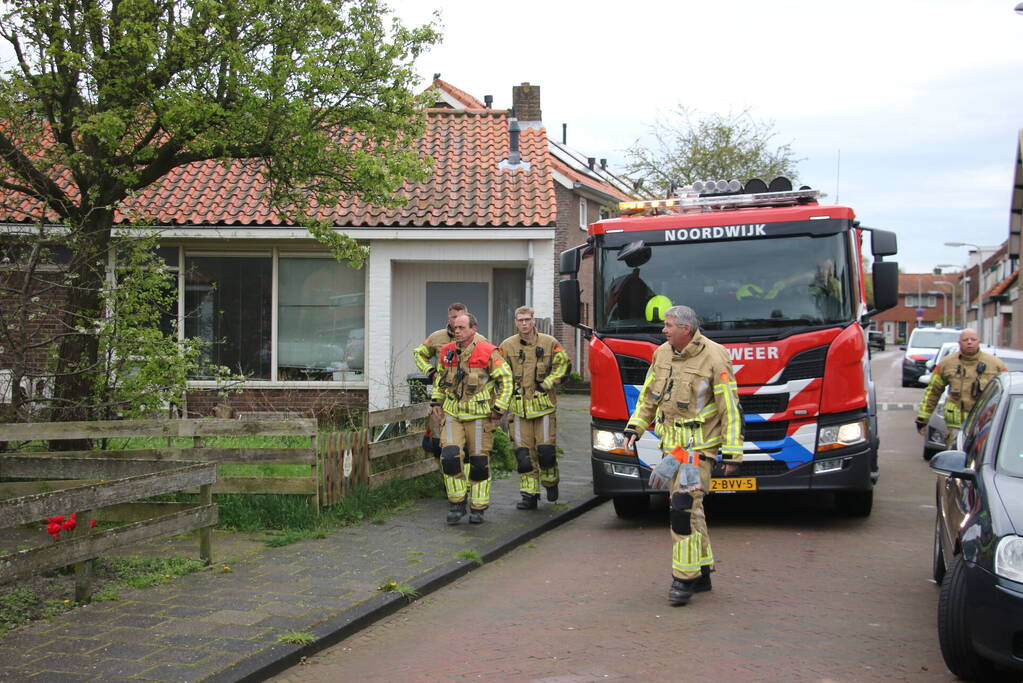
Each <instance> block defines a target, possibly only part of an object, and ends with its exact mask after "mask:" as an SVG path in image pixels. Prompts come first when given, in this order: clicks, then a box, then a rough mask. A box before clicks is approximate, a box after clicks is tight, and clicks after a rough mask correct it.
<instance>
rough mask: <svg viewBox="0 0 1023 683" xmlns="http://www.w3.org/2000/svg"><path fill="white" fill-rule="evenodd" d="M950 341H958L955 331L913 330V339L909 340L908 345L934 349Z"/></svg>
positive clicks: (957, 333)
mask: <svg viewBox="0 0 1023 683" xmlns="http://www.w3.org/2000/svg"><path fill="white" fill-rule="evenodd" d="M950 341H954V342H957V341H959V332H958V331H957V330H948V331H939V330H915V331H914V332H913V337H912V338H911V339H910V340H909V345H910V346H912V347H915V348H925V349H936V348H939V347H940V346H941V345H942V344H944V343H945V342H950Z"/></svg>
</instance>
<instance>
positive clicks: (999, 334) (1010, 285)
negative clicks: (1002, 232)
mask: <svg viewBox="0 0 1023 683" xmlns="http://www.w3.org/2000/svg"><path fill="white" fill-rule="evenodd" d="M972 256H973V254H972V253H971V258H972ZM977 260H978V261H979V260H980V259H979V254H978V258H977ZM1016 273H1017V271H1016V270H1015V263H1014V262H1013V261H1012V260H1010V259H1009V258H1008V242H1007V241H1006V242H1003V243H1002V244H1001V245H1000V246H999V247H998V248H997V249H996V250H995V251H994V253H993V254H991V255H990V256H988V257H987V258H985V259H984V260H983V262H978V263H977V264H976V265H974V266H972V267H971V268H969V269H968V270H967V274H966V277H967V282H966V283H965V286H966V290H965V291H967V292H968V293H969V296H968V300H969V302H970V303H969V306H968V307H967V311H966V324H967V325H968V326H969V327H972V328H974V329H975V330H977V333H978V335H979V336H980V340H981V342H983V343H985V344H991V345H993V346H1010V345H1011V343H1012V331H1013V330H1012V318H1013V316H1012V302H1011V299H1010V297H1013V295H1018V290H1017V288H1016ZM971 278H972V280H971Z"/></svg>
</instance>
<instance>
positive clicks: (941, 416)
mask: <svg viewBox="0 0 1023 683" xmlns="http://www.w3.org/2000/svg"><path fill="white" fill-rule="evenodd" d="M946 347H949V345H948V344H945V345H942V347H941V350H939V351H938V355H937V356H936V357H935V360H936V361H938V362H940V361H941V359H942V358H944V357H945V356H947V355H948V354H949V353H950V352H951V351H958V350H959V344H958V343H955V344H952V345H951V349H948V348H946ZM981 349H982V350H983V351H985V352H987V353H992V354H994V355H996V356H998V357H999V358H1001V359H1002V362H1003V363H1005V367H1006V368H1008V369H1009V370H1010V371H1012V370H1023V351H1020V350H1019V349H1010V348H1008V347H1000V346H982V347H981ZM936 366H937V365H935V367H936ZM927 381H928V382H930V381H931V380H930V377H929V376H928V379H927ZM947 396H948V389H947V388H946V389H945V391H944V392H943V393H942V394H941V398H939V399H938V404H937V405H936V406H935V408H934V412H933V413H931V419H930V420H928V422H927V430H926V431H925V433H924V453H923V456H924V460H930V459H931V458H932V457H933V456H934V454H935V453H938V452H940V451H943V450H945V448H946V445H945V444H946V438H947V434H948V428H947V427H946V426H945V398H946V397H947Z"/></svg>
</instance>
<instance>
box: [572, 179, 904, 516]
mask: <svg viewBox="0 0 1023 683" xmlns="http://www.w3.org/2000/svg"><path fill="white" fill-rule="evenodd" d="M819 198H820V193H819V192H817V191H815V190H811V189H809V188H806V187H804V188H801V189H795V190H794V189H792V184H791V183H790V182H789V181H787V180H786V179H784V178H779V179H776V180H775V181H772V183H771V185H770V186H768V185H767V184H766V183H764V181H762V180H752V181H750V182H748V183H746V184H745V185H742V184H740V183H739V182H738V181H731V182H730V183H725V182H720V181H719V182H707V183H696V184H694V185H693V186H692V187H691V188H687V190H686V191H684V192H682V193H679V194H678V195H677V196H675V197H673V198H670V199H661V200H649V201H637V202H623V203H622V204H621V205H620V206H619V208H620V211H621V212H622V215H621V216H620V217H618V218H610V219H606V220H601V221H599V222H597V223H594V224H592V225H590V227H589V238H588V239H587V240H586V243H585V244H582V245H579V246H578V247H575V248H573V249H569V250H567V251H565V252H563V253H562V254H561V268H560V270H561V273H562V275H567V276H568V279H564V280H561V282H560V283H559V295H560V298H561V311H562V318H563V319H564V321H565V322H566V323H568V324H570V325H573V326H576V327H579V328H580V329H581V330H582V331H583V334H584V335H585V336H586V337H587V338H588V341H589V370H590V377H591V404H590V414H591V417H592V435H593V444H592V447H593V450H592V464H593V488H594V491H595V492H596V493H597V494H598V495H604V496H609V497H611V498H612V499H613V500H614V505H615V510H616V512H617V513H618V514H619V516H623V517H627V516H633V515H636V514H639V513H640V512H642V511H644V510H646V507H647V504H648V500H649V495H650V494H651V493H657V492H656V491H652V490H651V489H649V488H648V487H647V478H648V476H647V475H648V474H649V471H650V468H651V467H653V466H654V465H656V464H657V463H658V462H659V461H660V458H661V452H660V449H659V447H658V443H657V437H655V436H653V434H652V433H651V434H648V435H647V436H646V437H645V438H643V439H640V441H639V442H637V449H636V450H635V451H631V450H627V449H625V448H624V436H623V433H622V431H623V430H624V428H625V425H626V422H627V420H628V419H629V416H630V414H631V413H632V411H633V409H634V408H635V406H636V399H637V398H638V396H639V392H640V388H641V387H642V385H643V381H644V379H645V377H646V374H647V370H648V369H649V365H650V359H651V357H652V355H653V352H654V350H655V349H656V348H657V347H658V346H659V345H660V344H662V343H663V342H664V335H663V334H662V333H661V328H662V325H663V323H662V320H663V313H664V311H665V310H667V308H668V307H669V306H671V305H678V304H684V305H687V306H690V307H691V308H693V309H694V310H695V311H696V313H697V315H698V316H699V318H700V321H701V329H702V331H703V333H704V334H705V335H707V336H708V337H710V338H711V339H713V340H715V341H717V342H719V343H721V344H723V345H724V346H725V347H726V348H727V349H728V350H729V353H730V354H731V357H732V364H733V368H734V370H735V376H736V380H737V383H738V385H739V399H740V403H741V405H742V409H743V413H744V421H745V433H744V445H743V451H744V453H743V463H742V464H741V465H740V466H739V470H738V472H736V473H734V474H733V475H732V476H730V477H725V476H723V475H721V474H720V473H718V472H715V476H714V477H713V479H712V483H711V488H712V490H713V491H716V492H729V493H742V492H757V491H792V492H795V491H807V492H822V491H823V492H833V493H834V494H835V500H836V503H837V506H838V508H839V509H840V510H842V511H843V512H845V513H847V514H850V515H858V516H866V515H869V514H870V510H871V506H872V504H873V487H874V483H875V482H876V481H877V477H878V463H877V452H878V434H877V420H876V415H875V404H874V386H873V381H872V379H871V376H870V363H869V354H870V352H869V349H868V346H867V339H866V327H867V324H868V322H869V320H870V317H871V316H873V315H874V314H876V313H879V312H881V311H884V310H887V309H888V308H891V307H893V306H894V305H895V304H896V302H897V296H898V264H896V263H895V262H892V261H884V257H886V256H893V255H894V254H895V253H896V251H897V247H896V238H895V234H894V233H892V232H889V231H886V230H877V229H873V228H867V227H864V226H862V225H860V224H859V221H857V220H856V219H855V216H854V214H853V211H852V209H850V208H848V207H844V206H827V205H820V204H819V203H818V200H819ZM867 234H869V235H870V246H871V253H872V254H873V257H874V263H873V267H872V280H873V306H872V308H869V309H868V302H867V296H866V282H865V277H864V268H863V260H862V257H861V245H862V242H863V239H864V237H865V236H866V235H867ZM583 258H592V260H593V283H592V292H593V304H592V312H593V315H592V318H593V320H592V325H593V326H592V327H589V326H588V325H583V324H582V323H581V321H580V309H581V305H580V281H579V279H578V274H579V269H580V264H581V260H582V259H583ZM588 322H589V321H588Z"/></svg>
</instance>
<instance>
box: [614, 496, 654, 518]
mask: <svg viewBox="0 0 1023 683" xmlns="http://www.w3.org/2000/svg"><path fill="white" fill-rule="evenodd" d="M611 502H613V503H614V506H615V514H616V515H618V516H619V517H621V518H622V519H632V518H634V517H639V516H640V515H642V514H643V513H645V512H646V511H647V508H649V507H650V496H648V495H645V494H643V495H638V496H615V497H614V498H612V499H611Z"/></svg>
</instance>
